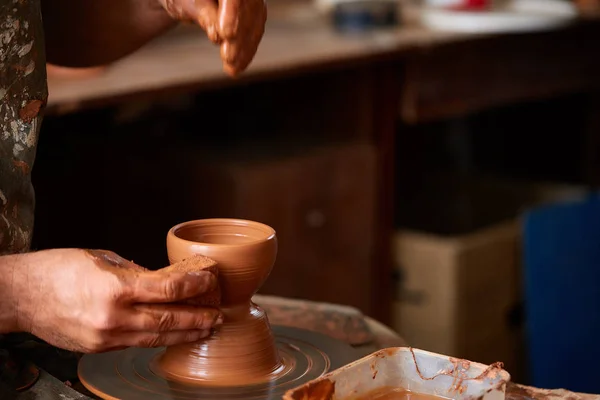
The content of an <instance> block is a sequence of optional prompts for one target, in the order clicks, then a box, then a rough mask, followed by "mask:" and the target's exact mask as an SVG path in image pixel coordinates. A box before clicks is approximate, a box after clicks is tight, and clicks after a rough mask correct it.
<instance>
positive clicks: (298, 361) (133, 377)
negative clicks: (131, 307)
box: [78, 326, 358, 400]
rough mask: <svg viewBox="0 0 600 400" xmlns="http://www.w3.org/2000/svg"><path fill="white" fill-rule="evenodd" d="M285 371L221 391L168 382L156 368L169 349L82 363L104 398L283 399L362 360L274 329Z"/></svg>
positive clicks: (323, 339) (330, 344) (84, 376)
mask: <svg viewBox="0 0 600 400" xmlns="http://www.w3.org/2000/svg"><path fill="white" fill-rule="evenodd" d="M272 329H273V333H274V334H275V341H276V346H277V349H278V351H279V354H280V356H281V361H282V369H281V370H279V371H278V372H277V373H276V374H274V375H273V376H272V379H271V380H270V381H269V382H264V383H259V384H253V385H245V386H234V385H232V386H227V387H216V386H210V382H208V381H207V382H206V385H197V384H194V385H188V384H186V383H184V382H176V381H173V380H169V379H167V377H166V376H164V375H162V374H161V373H160V370H159V369H156V368H155V365H156V364H155V363H156V360H157V359H160V357H161V355H162V354H163V353H164V351H165V349H164V348H158V349H140V348H129V349H126V350H121V351H114V352H109V353H103V354H89V355H85V356H84V357H83V358H82V359H81V361H80V363H79V371H78V372H79V378H80V380H81V382H82V383H83V385H84V386H85V387H86V388H87V389H88V390H89V391H91V392H92V393H94V394H95V395H96V396H99V397H100V398H103V399H107V400H113V399H128V400H137V399H140V400H158V399H161V400H176V399H195V398H211V399H273V400H274V399H281V397H282V396H283V394H284V393H285V392H286V391H287V390H289V389H292V388H294V387H297V386H299V385H301V384H303V383H305V382H308V381H310V380H312V379H315V378H318V377H320V376H322V375H324V374H325V373H327V372H330V371H332V370H334V369H337V368H339V367H341V366H343V365H346V364H348V363H350V362H352V361H355V360H356V359H357V358H358V354H357V353H356V351H355V350H354V349H353V348H352V347H351V346H349V345H348V344H346V343H343V342H340V341H338V340H335V339H332V338H330V337H328V336H325V335H321V334H318V333H315V332H310V331H307V330H303V329H297V328H290V327H283V326H273V327H272Z"/></svg>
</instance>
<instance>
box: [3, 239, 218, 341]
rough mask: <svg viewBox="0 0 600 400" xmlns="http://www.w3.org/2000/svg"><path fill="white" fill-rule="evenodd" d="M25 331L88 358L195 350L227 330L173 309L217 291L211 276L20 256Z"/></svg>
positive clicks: (106, 258)
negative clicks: (140, 350)
mask: <svg viewBox="0 0 600 400" xmlns="http://www.w3.org/2000/svg"><path fill="white" fill-rule="evenodd" d="M14 257H20V258H17V259H16V260H19V261H15V262H13V264H14V268H13V270H12V274H13V279H12V282H13V283H12V288H13V296H12V297H13V298H14V299H16V302H15V303H16V304H15V308H16V311H17V318H16V320H17V321H18V323H17V328H18V330H20V331H26V332H30V333H32V334H34V335H36V336H38V337H39V338H41V339H43V340H45V341H47V342H49V343H50V344H52V345H54V346H57V347H60V348H64V349H67V350H72V351H78V352H83V353H94V352H103V351H109V350H115V349H120V348H124V347H129V346H135V347H157V346H168V345H173V344H178V343H186V342H194V341H197V340H199V339H201V338H203V337H206V336H208V335H209V334H210V329H211V328H213V326H215V325H216V324H219V323H220V322H221V316H220V312H219V311H218V310H216V309H209V308H197V307H186V306H182V305H172V304H168V303H171V302H175V301H181V300H184V299H188V298H191V297H195V296H198V295H200V294H202V293H204V292H206V291H208V290H211V289H213V288H214V287H215V285H216V284H217V283H216V279H215V278H214V276H213V275H212V274H210V273H208V272H206V273H204V272H199V273H197V274H186V273H168V274H166V273H159V272H152V271H147V270H145V269H144V268H142V267H140V266H137V265H135V264H133V263H132V262H129V261H126V260H124V259H123V258H121V257H119V256H117V255H116V254H114V253H111V252H106V251H87V250H78V249H64V250H63V249H60V250H48V251H40V252H36V253H29V254H25V255H19V256H14Z"/></svg>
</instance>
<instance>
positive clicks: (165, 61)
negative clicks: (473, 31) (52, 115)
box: [48, 1, 474, 112]
mask: <svg viewBox="0 0 600 400" xmlns="http://www.w3.org/2000/svg"><path fill="white" fill-rule="evenodd" d="M286 3H287V4H285V5H281V4H280V3H274V4H272V5H270V8H269V20H268V23H267V29H266V33H265V36H264V39H263V41H262V43H261V46H260V48H259V51H258V54H257V55H256V58H255V60H254V61H253V63H252V64H251V66H250V68H249V70H248V71H247V72H246V73H245V74H244V75H243V77H242V80H243V81H248V80H253V79H259V78H261V77H264V76H265V75H268V76H274V75H281V74H286V73H290V72H293V71H298V70H302V69H311V68H317V67H318V68H323V67H324V66H327V65H330V64H336V63H345V64H347V63H351V62H357V61H360V60H365V59H373V58H377V57H386V55H390V54H394V53H397V52H398V51H402V50H408V49H410V48H414V47H420V46H421V47H422V46H428V45H433V44H441V43H446V42H451V41H458V40H461V39H466V38H470V37H473V36H474V35H466V34H456V33H442V32H434V31H431V30H428V29H425V28H421V27H418V26H416V25H408V26H402V27H399V28H397V29H393V30H387V31H378V32H375V33H372V34H364V35H342V34H339V33H336V32H335V31H334V29H333V28H332V26H331V25H330V24H329V23H328V21H326V20H324V19H323V17H322V16H320V15H319V13H318V12H317V11H316V10H315V9H314V8H313V7H311V6H310V4H309V3H306V2H303V1H302V2H297V1H296V2H286ZM48 82H49V92H50V97H49V102H48V106H49V112H69V111H72V110H75V109H78V108H80V107H84V106H85V105H86V104H89V103H94V102H102V101H106V100H107V99H110V98H115V97H119V96H124V95H128V94H133V93H135V94H140V93H142V92H152V91H161V90H164V89H165V88H173V87H177V86H182V87H183V86H186V87H188V88H189V87H190V86H196V87H198V88H213V87H222V86H226V85H231V84H235V83H236V81H234V80H232V79H231V78H229V77H228V76H226V75H225V74H224V73H223V70H222V64H221V60H220V58H219V53H218V48H216V47H215V46H214V45H212V44H211V43H210V42H209V41H208V39H206V38H205V35H204V33H203V32H202V31H200V30H199V29H197V28H195V27H189V26H182V27H180V28H178V29H176V30H174V31H172V32H170V33H169V34H167V35H165V36H163V37H161V38H159V39H157V40H155V41H154V42H152V43H150V44H148V45H146V46H145V47H143V48H142V49H140V50H139V51H137V52H136V53H134V54H132V55H130V56H129V57H127V58H125V59H122V60H120V61H118V62H116V63H115V64H113V65H111V66H109V67H108V68H107V69H106V70H105V71H103V72H102V73H100V74H98V75H97V76H93V77H86V78H84V79H79V78H75V79H69V78H68V79H65V78H60V77H53V76H50V77H49V80H48Z"/></svg>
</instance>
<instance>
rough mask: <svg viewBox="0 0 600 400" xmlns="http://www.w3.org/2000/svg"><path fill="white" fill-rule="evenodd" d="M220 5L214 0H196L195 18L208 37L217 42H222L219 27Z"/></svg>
mask: <svg viewBox="0 0 600 400" xmlns="http://www.w3.org/2000/svg"><path fill="white" fill-rule="evenodd" d="M218 12H219V11H218V6H217V3H216V2H215V1H214V0H195V10H194V15H195V17H194V20H196V21H197V22H198V25H200V27H201V28H202V29H204V31H205V32H206V35H207V36H208V38H209V39H210V40H211V41H212V42H213V43H216V44H219V43H220V42H221V37H220V36H219V32H218V29H217V24H218Z"/></svg>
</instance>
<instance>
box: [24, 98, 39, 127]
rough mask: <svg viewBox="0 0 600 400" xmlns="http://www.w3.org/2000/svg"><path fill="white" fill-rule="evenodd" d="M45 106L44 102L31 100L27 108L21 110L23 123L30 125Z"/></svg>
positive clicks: (26, 105)
mask: <svg viewBox="0 0 600 400" xmlns="http://www.w3.org/2000/svg"><path fill="white" fill-rule="evenodd" d="M43 105H44V102H43V101H41V100H31V101H30V102H29V103H27V104H25V106H23V107H21V109H20V110H19V118H21V121H23V122H26V123H30V122H31V121H33V119H34V118H35V117H37V116H38V114H39V113H40V109H41V108H42V106H43Z"/></svg>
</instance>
